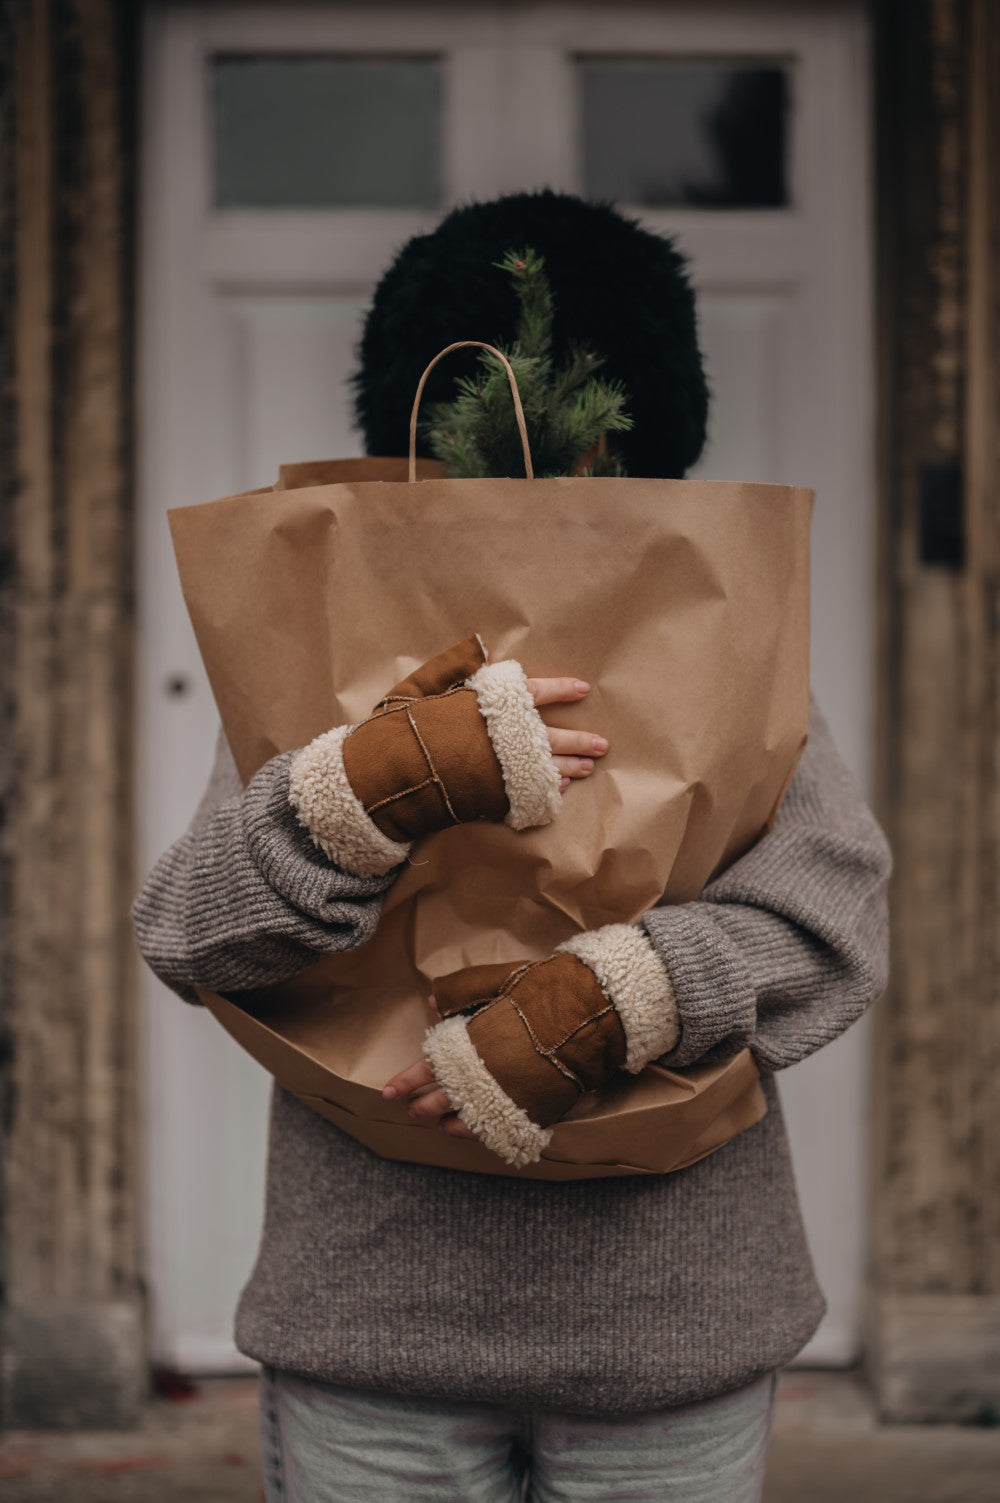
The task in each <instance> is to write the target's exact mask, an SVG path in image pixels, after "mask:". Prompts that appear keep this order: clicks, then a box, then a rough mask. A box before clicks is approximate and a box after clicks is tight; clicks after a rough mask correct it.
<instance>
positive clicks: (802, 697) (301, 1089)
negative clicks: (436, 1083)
mask: <svg viewBox="0 0 1000 1503" xmlns="http://www.w3.org/2000/svg"><path fill="white" fill-rule="evenodd" d="M442 353H445V352H442ZM439 358H440V357H439ZM422 384H423V383H421V386H422ZM418 400H419V392H418ZM416 406H417V403H416V402H415V404H414V425H415V422H416ZM414 442H415V431H411V455H410V464H409V467H408V469H407V466H406V462H405V461H388V460H386V461H372V460H368V461H330V462H326V463H323V462H319V463H315V464H308V465H298V466H295V465H293V466H285V467H283V469H282V473H281V478H280V480H279V482H278V484H277V485H276V486H275V487H274V488H273V489H272V490H269V491H260V492H250V493H245V494H242V495H237V496H231V497H228V498H226V499H223V500H221V501H215V502H211V503H208V504H204V505H199V506H191V507H184V508H181V509H180V510H177V511H174V512H172V513H171V519H170V520H171V528H172V532H173V539H174V546H175V550H176V554H177V560H178V565H179V569H180V574H181V581H182V585H183V589H184V594H185V598H186V600H187V604H188V608H189V611H190V614H191V619H192V621H193V624H194V628H195V632H196V634H197V637H198V642H199V645H200V648H201V652H202V656H203V658H204V661H205V665H206V668H207V671H208V674H209V678H210V680H211V683H212V687H213V691H214V693H215V698H216V701H217V704H218V708H219V712H220V715H221V717H222V721H223V725H224V727H225V731H226V734H227V737H228V739H229V744H230V746H231V748H232V751H233V755H234V757H235V759H236V763H237V766H238V767H239V770H240V773H241V775H242V777H243V778H244V780H246V779H248V778H249V777H250V776H252V774H253V773H254V772H255V771H256V770H257V769H258V768H259V767H260V766H262V764H263V763H264V762H265V761H267V760H268V759H269V758H270V757H272V756H274V755H275V754H276V753H278V752H282V751H286V750H288V749H290V748H293V747H299V746H302V745H304V744H305V743H306V742H308V741H310V740H311V739H312V738H313V737H314V736H316V735H318V734H319V733H320V732H322V731H325V730H327V729H328V728H329V727H330V726H333V725H340V724H345V723H353V722H356V721H359V720H362V719H364V718H365V716H366V715H367V714H368V713H369V711H370V710H371V708H372V706H373V705H374V704H375V703H376V702H377V701H378V700H379V699H380V698H381V696H382V695H383V694H384V693H385V691H386V689H387V688H388V687H389V686H390V685H392V684H393V683H396V682H398V681H399V680H400V679H401V678H402V677H403V676H404V675H405V674H407V673H408V672H409V671H411V670H412V669H413V668H414V667H416V666H417V665H418V664H420V663H422V662H424V661H425V660H426V659H428V658H430V657H431V656H433V655H434V654H435V653H437V652H439V651H441V650H442V649H443V648H444V647H447V646H449V645H450V644H451V643H453V642H455V641H456V640H458V639H459V638H461V637H463V636H466V635H468V634H469V633H470V632H472V631H478V632H479V634H480V635H481V637H482V638H483V640H484V642H485V643H486V646H487V648H488V650H489V653H490V656H491V658H492V659H493V660H499V659H501V658H505V657H515V658H517V659H518V660H519V661H520V662H521V663H522V664H523V665H524V668H525V671H526V672H527V673H528V675H529V676H557V675H564V674H576V675H578V676H580V677H583V678H586V679H587V680H588V681H589V682H590V683H591V685H592V686H593V687H592V689H591V692H590V694H589V695H588V696H587V699H586V701H585V702H584V703H581V704H579V705H572V706H569V705H556V706H551V707H547V708H546V709H545V710H544V711H543V712H542V713H543V717H544V718H545V719H546V720H547V721H549V722H550V723H552V724H559V725H565V726H573V725H580V726H581V727H582V726H584V725H585V726H586V727H587V729H589V730H593V731H596V732H599V733H600V734H603V735H605V736H607V738H608V740H609V741H610V743H611V749H610V751H609V753H608V754H607V756H606V757H604V758H602V760H601V762H600V763H599V764H598V769H597V771H596V772H595V773H594V775H593V776H592V777H591V778H590V779H588V780H587V781H586V782H581V783H574V784H572V785H571V786H570V788H569V789H568V790H567V792H566V794H565V795H564V802H563V807H562V810H561V812H560V814H559V816H558V818H557V819H556V820H555V821H554V822H553V823H552V824H551V825H549V826H546V827H544V828H541V829H534V830H529V831H524V832H521V833H518V834H514V833H513V832H512V831H510V830H509V829H507V828H506V827H504V826H500V825H492V824H486V823H475V824H471V825H460V826H455V827H453V828H451V829H449V830H445V831H442V832H440V833H437V834H434V835H431V836H428V837H426V838H425V839H424V840H422V841H420V842H418V844H417V845H416V846H415V847H414V849H413V850H412V852H411V856H410V861H409V862H408V863H407V864H406V865H404V867H403V868H402V870H401V872H400V875H399V876H398V877H397V879H396V881H395V882H394V884H393V886H392V887H391V888H390V890H389V892H388V893H387V895H386V898H385V902H384V907H383V911H382V916H381V919H380V922H379V927H378V930H377V932H376V934H375V936H374V937H373V938H372V940H370V941H369V942H368V943H367V944H365V945H363V946H362V947H361V948H359V949H357V950H354V951H351V952H349V953H347V954H339V955H331V956H327V957H325V958H324V959H322V960H321V961H319V962H318V963H317V964H316V965H315V966H313V967H312V968H311V969H310V970H309V971H308V972H306V973H304V974H303V975H302V976H299V977H296V978H294V979H293V980H292V981H290V982H288V983H286V984H284V985H282V986H278V987H273V988H270V989H268V991H267V992H266V993H258V994H255V995H254V996H253V997H242V998H241V1005H240V1006H239V1007H237V1006H236V1005H234V1003H233V1002H231V1001H229V1000H227V999H226V998H223V997H220V996H218V995H216V994H213V993H210V992H205V993H203V997H204V1000H205V1002H206V1003H207V1004H208V1005H209V1006H210V1007H211V1008H212V1010H213V1011H214V1012H215V1015H216V1016H217V1017H218V1018H219V1020H220V1021H221V1022H222V1023H223V1024H224V1026H226V1027H227V1028H228V1029H229V1031H230V1032H231V1033H232V1034H233V1035H234V1037H236V1038H237V1039H238V1041H239V1042H240V1043H241V1044H242V1045H243V1046H244V1047H245V1048H246V1049H248V1050H249V1051H250V1053H251V1054H253V1055H254V1056H255V1057H256V1058H257V1059H258V1060H260V1062H261V1063H262V1064H264V1065H265V1067H266V1068H267V1069H269V1070H270V1071H271V1072H272V1073H273V1074H274V1075H275V1076H276V1077H277V1078H278V1079H279V1080H280V1081H281V1082H282V1083H283V1084H284V1085H285V1086H286V1087H287V1088H288V1089H289V1090H291V1091H294V1092H295V1093H296V1094H297V1095H299V1096H300V1097H301V1098H302V1099H303V1100H304V1101H307V1102H308V1103H309V1104H310V1105H311V1106H312V1107H314V1109H315V1110H317V1111H318V1112H320V1113H321V1114H322V1115H324V1116H326V1117H327V1118H328V1119H329V1120H331V1121H333V1122H335V1123H336V1124H337V1125H338V1126H339V1127H341V1128H343V1129H344V1130H345V1131H347V1132H349V1133H351V1134H353V1135H354V1136H355V1137H357V1138H358V1139H359V1140H360V1141H362V1142H363V1143H366V1144H367V1145H368V1146H369V1147H371V1148H372V1149H374V1150H375V1151H376V1152H378V1153H381V1154H384V1155H386V1156H388V1157H392V1158H399V1159H407V1160H412V1161H414V1162H419V1163H427V1164H439V1165H444V1166H451V1167H456V1168H462V1169H473V1170H478V1171H481V1172H484V1173H503V1174H511V1173H514V1174H518V1175H521V1176H523V1177H535V1178H548V1179H569V1178H579V1177H585V1176H598V1175H606V1174H627V1173H643V1172H658V1171H659V1172H662V1171H664V1170H669V1169H675V1168H679V1167H681V1166H682V1165H684V1164H686V1163H690V1162H693V1161H694V1160H695V1159H696V1158H699V1157H701V1156H702V1155H703V1154H705V1153H708V1152H711V1151H712V1150H713V1149H714V1148H716V1147H718V1146H719V1145H720V1144H721V1143H723V1142H725V1141H727V1140H728V1138H730V1137H732V1136H733V1135H734V1133H735V1132H737V1131H740V1130H742V1129H743V1128H745V1127H747V1126H749V1125H750V1124H751V1123H753V1122H755V1121H757V1120H758V1119H759V1118H760V1116H761V1115H763V1112H764V1110H765V1104H764V1099H763V1094H762V1092H761V1089H760V1084H759V1080H758V1078H757V1072H756V1068H755V1066H754V1064H753V1060H752V1058H751V1056H750V1054H749V1053H748V1052H747V1051H744V1052H743V1053H742V1054H741V1055H739V1056H737V1057H736V1058H735V1059H731V1060H729V1061H727V1062H725V1063H723V1064H717V1065H712V1066H705V1067H700V1068H697V1069H691V1070H686V1071H682V1072H673V1071H667V1070H664V1069H662V1068H660V1067H658V1066H653V1065H651V1066H649V1067H647V1069H646V1070H645V1071H644V1072H643V1073H642V1074H641V1075H639V1076H637V1077H633V1076H627V1077H625V1076H623V1077H621V1078H620V1079H617V1080H615V1081H614V1082H613V1083H612V1084H611V1085H610V1086H609V1087H608V1088H606V1089H605V1090H604V1091H601V1092H599V1093H596V1094H591V1095H590V1096H588V1097H584V1098H582V1099H581V1100H580V1102H578V1104H577V1106H576V1107H575V1108H574V1110H573V1111H572V1112H571V1113H570V1114H569V1116H568V1117H566V1118H565V1119H564V1120H563V1121H562V1122H560V1123H559V1124H558V1125H557V1126H556V1128H555V1131H554V1133H553V1136H552V1140H551V1142H550V1144H549V1147H548V1149H547V1150H546V1153H545V1156H544V1157H543V1159H542V1160H541V1162H540V1163H538V1164H536V1165H532V1166H529V1167H528V1168H527V1169H521V1170H511V1169H509V1168H508V1167H507V1165H505V1164H504V1163H502V1162H501V1161H500V1160H499V1159H497V1158H495V1157H494V1156H493V1155H492V1154H490V1153H489V1152H488V1151H487V1150H486V1149H485V1148H483V1147H482V1146H481V1145H480V1144H479V1143H478V1142H468V1141H464V1140H460V1139H452V1138H449V1137H448V1136H446V1135H445V1134H443V1133H440V1132H438V1131H436V1130H434V1129H433V1128H429V1127H425V1126H418V1125H416V1124H414V1123H412V1122H411V1121H410V1120H409V1119H408V1118H407V1117H406V1113H405V1108H404V1107H403V1106H402V1105H401V1104H400V1103H398V1102H397V1103H392V1102H386V1101H383V1099H382V1097H381V1086H382V1084H383V1083H384V1081H385V1080H386V1079H387V1078H388V1077H389V1076H390V1075H391V1074H393V1073H394V1072H395V1071H396V1070H398V1069H400V1068H402V1067H403V1066H404V1065H407V1064H409V1063H411V1062H412V1061H413V1060H414V1059H416V1058H417V1057H418V1055H419V1053H420V1044H421V1039H422V1036H423V1033H424V1030H425V1028H426V1027H427V1026H428V1025H429V1024H430V1023H431V1022H433V1021H434V1018H433V1015H432V1014H430V1013H429V1012H428V1009H427V1006H426V996H427V993H428V992H429V990H430V985H429V983H430V980H431V978H433V977H435V976H439V975H442V974H445V973H447V972H449V971H453V970H456V969H458V968H460V967H462V966H466V965H473V964H477V963H481V962H487V961H507V960H518V959H532V958H537V957H541V956H542V955H545V954H547V953H549V951H551V950H552V948H553V947H554V946H555V945H556V944H558V943H559V942H560V941H562V940H564V939H566V938H568V937H569V936H570V935H572V934H574V933H576V932H578V931H579V930H582V929H592V928H596V927H598V926H600V925H602V924H606V923H612V922H629V921H633V920H635V919H636V918H638V916H639V915H640V914H641V913H643V912H644V911H645V910H646V909H648V908H650V907H651V906H653V905H654V904H657V903H661V902H667V903H675V902H684V901H688V900H691V899H694V898H696V897H697V896H698V894H699V893H700V892H701V890H702V888H703V887H704V885H705V884H706V882H707V881H708V880H709V879H710V878H711V877H712V875H713V874H715V873H717V872H719V871H720V870H722V869H723V868H724V867H725V866H727V865H728V864H729V863H730V862H731V861H733V860H734V859H736V858H737V857H739V856H740V855H741V854H742V853H744V852H745V851H746V850H748V849H749V847H750V846H751V845H752V844H753V842H754V841H755V840H756V839H757V838H758V837H759V836H760V835H761V833H762V832H764V831H765V830H766V829H767V828H769V826H770V825H771V823H772V822H773V819H774V816H775V813H776V811H777V808H778V805H779V803H780V800H781V798H782V796H783V794H784V791H785V789H786V788H787V786H788V783H789V781H790V779H791V776H792V773H793V771H794V768H795V765H796V762H797V760H798V757H799V755H800V753H801V751H802V748H803V746H804V744H805V737H806V729H807V723H808V692H809V691H808V656H809V648H808V612H809V589H808V574H809V570H808V550H809V521H810V513H811V503H812V493H811V492H809V491H806V490H799V489H795V488H792V487H786V486H772V485H759V484H739V483H731V482H715V481H688V480H647V479H632V478H629V479H597V478H589V477H588V478H582V477H581V478H561V479H554V480H533V479H531V478H526V479H495V480H494V479H491V480H449V479H445V478H442V477H441V475H440V470H439V468H438V467H436V466H433V465H427V464H422V465H421V466H420V467H419V468H417V467H415V465H414V461H413V446H414ZM524 442H525V466H526V475H527V476H529V477H530V474H531V467H530V454H529V453H528V450H527V440H526V435H524ZM407 474H408V476H409V478H405V479H404V478H403V476H404V475H407ZM421 476H422V477H423V478H421Z"/></svg>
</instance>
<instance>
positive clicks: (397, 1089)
mask: <svg viewBox="0 0 1000 1503" xmlns="http://www.w3.org/2000/svg"><path fill="white" fill-rule="evenodd" d="M433 1079H434V1071H433V1070H432V1069H431V1067H430V1065H429V1064H428V1063H427V1061H426V1060H425V1059H418V1060H417V1061H416V1063H415V1064H412V1065H408V1066H407V1067H406V1069H405V1070H400V1072H399V1074H398V1075H394V1076H393V1077H392V1079H391V1080H388V1081H386V1083H385V1085H384V1086H383V1087H382V1095H383V1096H384V1097H385V1098H386V1100H387V1101H391V1100H392V1099H393V1097H394V1096H409V1095H410V1094H411V1092H413V1091H419V1090H420V1088H421V1086H427V1085H430V1083H431V1081H432V1080H433Z"/></svg>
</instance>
